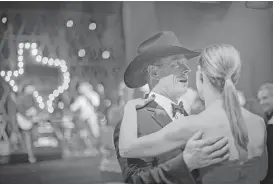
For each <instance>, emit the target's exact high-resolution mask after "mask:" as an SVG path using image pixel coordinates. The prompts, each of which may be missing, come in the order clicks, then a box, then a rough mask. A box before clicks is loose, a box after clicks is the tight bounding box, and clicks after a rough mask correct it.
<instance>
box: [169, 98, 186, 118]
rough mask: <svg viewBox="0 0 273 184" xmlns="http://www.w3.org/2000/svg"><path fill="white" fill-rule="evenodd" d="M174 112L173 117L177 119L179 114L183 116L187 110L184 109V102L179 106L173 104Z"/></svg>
mask: <svg viewBox="0 0 273 184" xmlns="http://www.w3.org/2000/svg"><path fill="white" fill-rule="evenodd" d="M172 111H173V117H175V115H176V113H177V112H180V113H181V114H184V112H185V109H184V106H183V102H182V101H181V102H179V104H178V105H177V104H173V103H172Z"/></svg>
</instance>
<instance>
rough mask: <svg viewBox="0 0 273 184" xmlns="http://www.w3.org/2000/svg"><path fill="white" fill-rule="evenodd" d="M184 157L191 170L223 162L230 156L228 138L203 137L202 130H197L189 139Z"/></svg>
mask: <svg viewBox="0 0 273 184" xmlns="http://www.w3.org/2000/svg"><path fill="white" fill-rule="evenodd" d="M183 158H184V161H185V163H186V164H187V166H188V168H189V170H190V171H192V170H194V169H199V168H203V167H207V166H209V165H212V164H216V163H219V162H222V161H224V160H226V159H228V158H229V144H228V139H227V138H225V137H214V138H206V139H202V132H197V133H195V134H194V135H193V136H192V137H191V138H190V139H189V140H188V142H187V144H186V147H185V150H184V151H183Z"/></svg>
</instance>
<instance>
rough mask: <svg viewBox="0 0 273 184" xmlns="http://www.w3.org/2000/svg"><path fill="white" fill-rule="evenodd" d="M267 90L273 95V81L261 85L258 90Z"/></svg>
mask: <svg viewBox="0 0 273 184" xmlns="http://www.w3.org/2000/svg"><path fill="white" fill-rule="evenodd" d="M263 90H267V91H268V95H269V96H273V83H265V84H263V85H261V87H260V88H259V90H258V93H259V92H260V91H263Z"/></svg>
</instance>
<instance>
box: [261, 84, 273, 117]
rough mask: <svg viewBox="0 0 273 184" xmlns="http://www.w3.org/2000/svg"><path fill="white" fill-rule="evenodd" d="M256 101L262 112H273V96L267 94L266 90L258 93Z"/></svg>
mask: <svg viewBox="0 0 273 184" xmlns="http://www.w3.org/2000/svg"><path fill="white" fill-rule="evenodd" d="M258 99H259V102H260V105H261V106H262V108H263V110H264V112H271V111H272V110H273V96H272V95H270V94H269V91H268V90H267V89H263V90H261V91H260V92H259V93H258Z"/></svg>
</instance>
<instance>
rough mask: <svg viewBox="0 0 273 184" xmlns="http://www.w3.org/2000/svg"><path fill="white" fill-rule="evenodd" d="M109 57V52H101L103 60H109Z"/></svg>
mask: <svg viewBox="0 0 273 184" xmlns="http://www.w3.org/2000/svg"><path fill="white" fill-rule="evenodd" d="M109 57H110V52H109V51H103V53H102V58H103V59H109Z"/></svg>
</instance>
